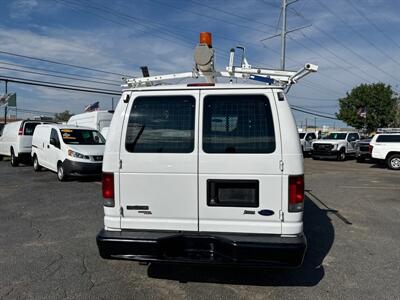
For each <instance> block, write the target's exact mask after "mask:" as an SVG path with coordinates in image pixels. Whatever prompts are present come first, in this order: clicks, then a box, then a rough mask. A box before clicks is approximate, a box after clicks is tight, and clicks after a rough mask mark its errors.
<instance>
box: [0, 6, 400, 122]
mask: <svg viewBox="0 0 400 300" xmlns="http://www.w3.org/2000/svg"><path fill="white" fill-rule="evenodd" d="M399 12H400V1H396V0H358V1H356V0H336V1H326V0H299V1H297V2H296V3H294V4H292V5H291V6H290V9H289V15H288V28H289V29H292V28H296V27H300V26H306V25H312V26H310V27H308V28H305V29H303V30H301V31H297V32H293V33H291V34H290V35H289V36H288V39H287V60H286V66H287V69H293V70H297V69H299V68H300V67H301V66H302V65H304V63H306V62H311V63H315V64H318V65H319V68H320V69H319V72H318V73H317V74H312V75H309V76H308V77H307V78H306V79H305V80H302V81H301V82H299V83H298V84H297V85H295V86H294V87H293V88H292V90H291V91H290V93H289V101H290V103H291V104H292V105H297V106H301V107H304V108H306V109H307V110H310V111H318V112H323V113H325V114H334V113H335V112H336V111H337V110H338V101H337V99H338V98H340V97H343V96H345V95H346V92H348V91H350V90H351V89H352V87H354V86H356V85H358V84H360V83H371V82H378V81H380V82H384V83H386V84H390V85H391V86H392V87H393V88H394V89H395V90H397V91H399V90H400V86H399V84H400V82H399V79H400V51H399V50H400V33H399V32H400V31H399V28H400V16H399ZM279 15H280V0H238V1H236V0H235V1H218V0H214V1H206V0H188V1H177V0H169V1H168V0H151V1H150V0H142V1H138V0H137V1H118V0H117V1H112V2H111V1H94V0H16V1H6V0H0V20H1V21H0V51H3V52H12V53H16V54H20V55H27V56H32V57H38V58H44V59H49V60H55V61H59V62H65V63H68V64H74V65H78V66H83V67H90V68H96V69H100V70H105V71H109V72H114V73H118V74H129V75H140V72H139V66H142V65H147V66H149V69H150V72H151V74H152V75H155V74H160V73H173V72H182V71H190V70H191V69H192V67H193V49H194V47H195V45H196V43H197V41H198V33H199V32H200V31H210V32H212V33H213V44H214V47H215V48H216V49H217V66H218V68H220V69H222V68H225V66H226V65H227V63H228V53H229V49H230V48H232V47H234V46H236V45H242V46H245V47H246V52H247V58H248V60H249V63H250V64H251V65H253V66H257V67H259V66H263V67H271V68H277V67H279V64H280V54H279V51H280V40H279V38H275V39H270V40H266V41H265V42H261V40H262V39H264V38H266V37H268V36H271V35H273V34H275V33H277V27H276V26H277V23H278V21H279ZM5 63H6V64H5ZM11 64H13V65H11ZM15 65H20V66H15ZM21 66H29V67H34V68H39V69H44V70H52V71H61V72H66V73H70V74H72V75H73V74H76V75H80V76H90V77H96V78H86V79H85V80H92V81H104V82H106V83H108V84H107V85H106V84H98V83H94V82H87V81H76V80H69V79H65V78H56V77H48V76H43V75H39V74H32V73H26V72H17V71H15V70H10V69H19V70H23V71H30V72H41V73H48V71H43V70H37V69H36V70H34V69H26V68H25V69H23V68H22V67H21ZM53 74H54V75H57V74H56V73H53ZM0 75H7V76H13V77H20V78H30V79H36V80H44V81H54V82H62V83H68V84H74V85H82V86H95V87H98V88H104V89H112V90H117V91H118V90H120V87H119V83H118V82H119V81H120V78H121V76H119V75H112V74H106V73H99V72H94V71H87V70H82V69H77V68H73V67H66V66H60V65H55V64H50V63H45V62H42V61H35V60H30V59H26V58H22V57H16V56H11V55H6V54H1V53H0ZM58 75H60V74H58ZM72 75H70V77H71V76H72ZM61 76H67V75H61ZM109 80H112V81H109ZM0 84H1V87H0V93H4V83H0ZM114 84H115V85H114ZM8 89H9V91H13V92H16V93H17V101H18V107H19V108H22V109H32V110H40V111H46V112H60V111H64V110H66V109H68V110H70V111H72V112H73V113H79V112H82V111H83V108H84V107H85V106H86V105H88V104H90V103H93V102H96V101H100V107H101V108H102V109H109V108H110V107H111V96H106V95H96V94H85V93H79V92H69V91H60V90H56V89H49V88H43V87H33V86H27V85H25V86H24V85H17V84H14V83H10V84H9V88H8ZM115 101H117V98H115ZM295 117H296V120H297V122H298V124H300V123H301V122H303V125H304V123H305V119H306V118H307V119H308V122H309V124H310V123H311V124H313V123H314V117H313V116H310V115H305V114H302V113H298V112H296V113H295ZM317 122H318V124H319V125H322V124H327V125H333V122H334V121H333V120H326V119H325V120H324V119H321V118H318V119H317ZM336 124H338V122H336Z"/></svg>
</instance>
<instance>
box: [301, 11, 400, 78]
mask: <svg viewBox="0 0 400 300" xmlns="http://www.w3.org/2000/svg"><path fill="white" fill-rule="evenodd" d="M295 13H296V14H297V15H298V16H299V17H301V18H303V19H304V20H306V21H309V20H308V19H307V18H306V17H304V16H303V15H301V14H299V13H297V12H296V11H295ZM313 27H314V28H316V29H317V30H318V31H319V32H321V33H322V34H324V35H325V36H327V37H328V38H330V39H331V40H333V41H335V42H336V43H337V44H339V45H340V46H342V47H343V48H345V49H347V51H349V52H351V53H352V54H353V55H354V56H356V57H358V58H359V59H360V60H362V61H364V62H365V63H367V64H369V65H370V66H372V67H373V68H375V69H377V70H379V71H380V72H381V73H383V74H385V75H387V76H388V77H389V78H393V74H390V73H388V72H386V71H385V70H383V69H382V68H380V67H379V66H378V65H376V64H374V63H373V62H371V61H369V60H368V59H367V58H365V57H364V56H362V55H361V54H359V53H357V52H356V51H354V50H353V49H351V48H350V47H349V46H347V45H346V44H345V43H343V42H341V41H340V40H338V39H337V38H336V37H334V36H333V35H332V34H330V33H329V32H327V31H326V30H324V29H322V28H321V27H319V26H318V25H316V24H313Z"/></svg>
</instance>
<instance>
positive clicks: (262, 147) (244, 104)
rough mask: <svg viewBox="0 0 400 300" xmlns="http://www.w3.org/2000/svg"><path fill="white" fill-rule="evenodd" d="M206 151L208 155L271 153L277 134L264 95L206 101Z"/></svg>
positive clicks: (204, 148)
mask: <svg viewBox="0 0 400 300" xmlns="http://www.w3.org/2000/svg"><path fill="white" fill-rule="evenodd" d="M203 150H204V151H205V152H207V153H272V152H274V151H275V134H274V125H273V120H272V113H271V107H270V104H269V100H268V98H267V97H266V96H264V95H215V96H206V97H205V98H204V116H203Z"/></svg>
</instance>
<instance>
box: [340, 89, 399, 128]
mask: <svg viewBox="0 0 400 300" xmlns="http://www.w3.org/2000/svg"><path fill="white" fill-rule="evenodd" d="M396 102H397V101H396V97H395V94H394V92H393V90H392V88H391V87H390V85H385V84H383V83H374V84H361V85H359V86H357V87H355V88H353V89H352V90H351V92H350V93H346V97H345V98H341V99H339V106H340V110H339V113H337V114H336V117H337V118H338V119H339V120H342V121H344V122H346V123H347V124H348V125H350V126H353V127H354V128H357V129H362V128H366V130H367V131H368V132H372V131H374V130H376V129H377V128H380V127H387V126H389V125H390V124H392V123H393V122H394V121H395V118H396V110H397V105H396Z"/></svg>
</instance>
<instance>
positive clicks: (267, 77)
mask: <svg viewBox="0 0 400 300" xmlns="http://www.w3.org/2000/svg"><path fill="white" fill-rule="evenodd" d="M236 48H237V49H240V50H242V57H241V63H240V65H239V66H235V65H234V61H235V49H233V48H232V49H231V50H230V55H229V64H228V66H227V67H226V69H225V71H216V70H215V69H214V66H215V63H214V57H215V50H214V48H212V42H211V33H209V32H201V33H200V43H199V44H198V46H197V47H196V49H195V54H194V59H195V66H194V68H193V70H192V71H191V72H183V73H173V74H165V75H156V76H148V75H149V72H148V69H147V68H146V69H147V72H146V75H147V76H143V77H138V78H123V81H124V84H122V87H123V88H137V87H144V86H153V85H156V84H162V82H163V81H168V80H176V79H189V78H194V79H197V78H200V77H204V78H205V79H206V81H207V83H216V81H217V79H218V78H228V79H230V83H233V79H251V80H256V81H260V82H264V83H266V84H268V85H275V86H279V87H282V88H286V89H287V91H288V90H289V88H290V86H291V85H292V84H295V83H296V82H297V81H298V80H300V79H301V78H303V77H304V76H306V75H308V74H310V73H313V72H317V71H318V66H317V65H314V64H310V63H307V64H305V66H304V67H303V68H301V69H300V70H298V71H285V70H275V69H267V68H254V67H252V66H251V65H250V64H249V63H248V61H247V59H246V57H245V49H244V47H241V46H238V47H236ZM142 70H143V69H142Z"/></svg>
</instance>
